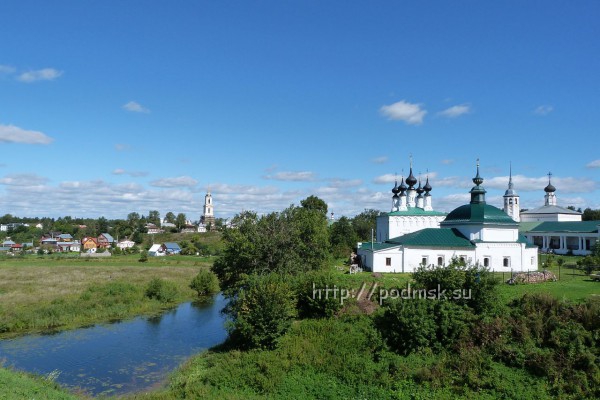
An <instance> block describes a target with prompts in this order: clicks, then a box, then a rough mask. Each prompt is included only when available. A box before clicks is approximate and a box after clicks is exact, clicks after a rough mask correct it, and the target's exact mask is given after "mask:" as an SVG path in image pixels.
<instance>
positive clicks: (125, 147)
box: [115, 143, 131, 151]
mask: <svg viewBox="0 0 600 400" xmlns="http://www.w3.org/2000/svg"><path fill="white" fill-rule="evenodd" d="M115 150H116V151H127V150H131V146H130V145H128V144H125V143H117V144H115Z"/></svg>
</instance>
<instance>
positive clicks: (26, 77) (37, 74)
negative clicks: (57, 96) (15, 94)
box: [17, 68, 63, 83]
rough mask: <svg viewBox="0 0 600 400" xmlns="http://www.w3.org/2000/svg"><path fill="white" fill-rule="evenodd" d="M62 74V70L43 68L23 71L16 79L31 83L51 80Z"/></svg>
mask: <svg viewBox="0 0 600 400" xmlns="http://www.w3.org/2000/svg"><path fill="white" fill-rule="evenodd" d="M62 74H63V72H62V71H59V70H56V69H54V68H44V69H38V70H31V71H27V72H23V73H22V74H20V75H19V76H18V77H17V79H18V80H19V81H21V82H25V83H32V82H37V81H53V80H54V79H56V78H58V77H60V76H61V75H62Z"/></svg>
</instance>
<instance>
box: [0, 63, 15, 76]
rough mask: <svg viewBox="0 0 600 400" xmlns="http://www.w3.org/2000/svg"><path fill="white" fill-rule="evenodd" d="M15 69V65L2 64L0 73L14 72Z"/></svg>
mask: <svg viewBox="0 0 600 400" xmlns="http://www.w3.org/2000/svg"><path fill="white" fill-rule="evenodd" d="M15 71H16V69H15V67H11V66H10V65H0V74H12V73H13V72H15Z"/></svg>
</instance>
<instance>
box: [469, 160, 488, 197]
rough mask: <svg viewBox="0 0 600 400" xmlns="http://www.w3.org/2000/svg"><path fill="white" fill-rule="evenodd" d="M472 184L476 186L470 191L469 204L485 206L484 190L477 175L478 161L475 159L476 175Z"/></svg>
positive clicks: (480, 178)
mask: <svg viewBox="0 0 600 400" xmlns="http://www.w3.org/2000/svg"><path fill="white" fill-rule="evenodd" d="M473 183H474V184H475V185H477V186H473V188H472V189H471V192H470V193H471V204H485V193H486V191H485V189H484V188H483V186H481V184H482V183H483V178H482V177H481V176H480V175H479V159H477V175H476V176H475V178H473Z"/></svg>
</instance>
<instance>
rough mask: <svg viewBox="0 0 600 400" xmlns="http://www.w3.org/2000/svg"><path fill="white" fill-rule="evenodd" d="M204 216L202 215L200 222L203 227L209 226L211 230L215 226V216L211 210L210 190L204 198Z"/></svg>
mask: <svg viewBox="0 0 600 400" xmlns="http://www.w3.org/2000/svg"><path fill="white" fill-rule="evenodd" d="M203 209H204V210H203V211H204V214H203V215H202V222H203V223H204V225H206V226H208V225H209V224H210V226H211V228H214V226H215V214H214V210H213V201H212V196H211V194H210V189H208V191H207V192H206V196H204V207H203Z"/></svg>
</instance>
